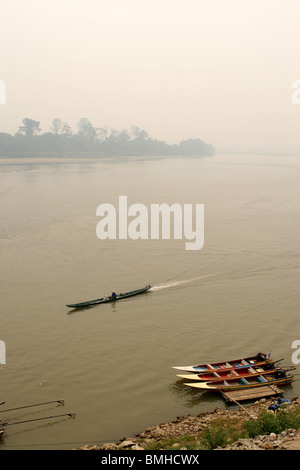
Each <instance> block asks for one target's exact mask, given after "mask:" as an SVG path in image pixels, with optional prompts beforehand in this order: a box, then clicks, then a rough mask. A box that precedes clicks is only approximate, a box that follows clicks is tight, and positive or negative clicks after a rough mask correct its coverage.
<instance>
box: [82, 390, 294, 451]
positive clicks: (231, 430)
mask: <svg viewBox="0 0 300 470" xmlns="http://www.w3.org/2000/svg"><path fill="white" fill-rule="evenodd" d="M291 401H292V403H291V404H290V403H286V404H282V405H280V407H279V409H278V410H277V411H275V412H274V411H270V410H268V408H269V406H270V405H273V404H274V403H276V402H277V399H276V398H275V399H274V398H273V399H265V398H263V399H261V400H259V401H257V402H255V403H254V404H252V405H249V406H243V408H241V409H234V410H231V409H228V410H222V409H220V408H215V409H214V410H213V411H211V412H202V413H200V414H199V415H197V416H181V417H177V419H176V420H175V421H173V422H170V423H161V424H159V425H157V426H153V427H149V428H147V429H146V430H145V431H144V432H142V433H139V434H137V435H136V436H135V437H126V438H125V437H124V438H122V439H120V440H119V441H118V442H110V443H104V444H101V445H99V446H97V445H93V446H92V445H88V444H87V445H85V446H83V447H81V448H80V449H78V450H102V451H103V450H108V451H112V450H114V451H116V450H208V449H217V450H223V449H224V450H300V428H298V429H294V428H287V429H284V430H283V431H281V432H278V433H276V432H270V433H266V434H261V435H258V436H255V437H252V438H250V437H249V433H247V432H246V431H245V429H244V423H245V422H251V423H255V422H258V421H259V419H261V418H260V416H261V415H262V414H263V415H264V416H265V417H267V418H270V420H273V421H274V419H275V420H276V419H278V416H279V415H278V413H280V412H281V410H283V411H284V413H285V414H286V416H287V415H291V416H292V415H293V416H295V417H297V418H298V417H299V419H300V397H296V398H293V399H292V400H291ZM275 422H276V421H275ZM277 422H278V421H277ZM287 424H288V422H287ZM218 433H219V437H218ZM221 435H223V442H222V443H223V445H221V446H218V445H217V444H218V438H219V439H221ZM225 436H226V437H225ZM224 437H225V439H224ZM220 442H221V440H220ZM224 444H225V445H224Z"/></svg>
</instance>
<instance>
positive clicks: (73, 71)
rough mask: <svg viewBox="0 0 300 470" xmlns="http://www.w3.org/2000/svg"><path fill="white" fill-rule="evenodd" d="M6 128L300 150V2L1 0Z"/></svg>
mask: <svg viewBox="0 0 300 470" xmlns="http://www.w3.org/2000/svg"><path fill="white" fill-rule="evenodd" d="M0 53H1V62H0V80H1V81H3V82H5V85H6V104H4V105H0V131H2V132H10V133H15V132H16V131H17V129H18V126H19V125H21V122H22V119H23V118H24V117H29V118H32V119H35V120H38V121H40V122H41V124H40V126H41V128H42V130H43V132H46V131H49V129H50V125H51V121H52V119H53V118H55V117H58V118H61V119H62V120H63V121H66V122H68V123H69V124H70V125H71V127H72V128H73V130H74V131H76V130H77V122H78V120H79V118H81V117H87V118H88V119H90V121H91V122H92V124H94V125H95V126H96V127H104V126H108V127H111V128H115V129H118V130H122V129H125V128H126V129H128V128H129V127H130V126H131V125H133V124H134V125H136V126H138V127H140V128H143V129H145V130H147V131H148V132H149V134H150V135H151V136H152V137H153V138H158V139H162V140H166V141H167V142H168V143H170V144H171V143H177V142H179V141H180V140H183V139H187V138H198V137H199V138H202V139H203V140H204V141H206V142H209V143H211V144H213V145H214V146H215V147H216V149H217V150H227V149H230V150H232V149H237V150H238V151H239V150H241V149H242V150H244V151H248V150H249V151H251V150H252V149H258V150H260V149H262V150H266V149H272V150H275V151H276V150H278V151H282V150H283V151H284V150H285V149H287V148H293V147H298V148H300V132H299V129H300V104H299V105H295V104H293V103H292V101H291V95H292V88H291V87H292V83H293V82H294V81H295V80H300V1H299V0H26V1H25V0H0Z"/></svg>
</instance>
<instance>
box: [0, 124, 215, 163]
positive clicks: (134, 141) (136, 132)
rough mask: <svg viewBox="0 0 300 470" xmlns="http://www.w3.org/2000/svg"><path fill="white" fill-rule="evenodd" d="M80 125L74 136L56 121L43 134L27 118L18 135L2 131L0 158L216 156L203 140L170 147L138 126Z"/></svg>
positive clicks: (184, 142) (188, 140)
mask: <svg viewBox="0 0 300 470" xmlns="http://www.w3.org/2000/svg"><path fill="white" fill-rule="evenodd" d="M77 126H78V130H77V132H76V133H74V132H73V130H72V129H71V127H70V126H69V124H68V123H66V122H63V121H62V120H61V119H58V118H55V119H53V121H52V123H51V129H50V131H49V132H44V133H42V129H41V128H40V122H39V121H35V120H33V119H29V118H24V119H23V122H22V125H21V126H20V127H19V129H18V131H17V132H16V133H15V134H13V135H12V134H8V133H5V132H0V156H6V157H9V156H12V157H26V156H36V157H38V156H62V157H63V156H68V155H69V156H81V155H85V156H146V155H148V156H149V155H195V156H201V155H212V154H213V153H214V147H213V146H212V145H210V144H207V143H205V142H203V141H202V140H201V139H187V140H183V141H181V142H180V143H179V144H174V145H169V144H167V143H166V142H164V141H162V140H156V139H153V138H152V137H150V136H149V134H148V132H146V131H145V130H143V129H140V128H139V127H136V126H131V127H130V129H129V130H122V131H118V130H116V129H108V128H106V127H104V128H98V127H94V126H93V125H92V124H91V122H90V121H89V119H87V118H84V117H83V118H81V119H80V120H79V122H78V125H77Z"/></svg>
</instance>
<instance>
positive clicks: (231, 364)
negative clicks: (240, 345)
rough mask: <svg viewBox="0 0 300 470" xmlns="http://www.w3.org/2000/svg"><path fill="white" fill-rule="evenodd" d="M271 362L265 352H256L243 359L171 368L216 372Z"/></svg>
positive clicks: (186, 370) (197, 371)
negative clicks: (254, 354)
mask: <svg viewBox="0 0 300 470" xmlns="http://www.w3.org/2000/svg"><path fill="white" fill-rule="evenodd" d="M270 362H273V359H270V358H269V356H267V354H264V353H258V354H256V356H251V357H245V358H244V359H235V360H233V361H224V362H214V363H211V364H200V365H194V366H176V367H173V369H177V370H182V371H185V372H196V373H198V374H199V373H204V372H218V371H220V370H233V369H240V368H241V367H245V366H252V367H254V366H256V367H258V366H262V365H264V364H267V363H270Z"/></svg>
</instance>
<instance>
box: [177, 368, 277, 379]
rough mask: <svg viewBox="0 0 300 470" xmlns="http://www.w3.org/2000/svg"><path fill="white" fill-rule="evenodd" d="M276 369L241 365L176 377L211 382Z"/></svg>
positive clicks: (244, 376)
mask: <svg viewBox="0 0 300 470" xmlns="http://www.w3.org/2000/svg"><path fill="white" fill-rule="evenodd" d="M276 370H277V369H275V366H274V368H271V369H267V370H265V369H263V368H261V367H254V368H253V367H246V366H245V367H242V368H241V369H237V370H236V369H233V370H228V371H222V372H221V371H219V372H210V373H207V374H188V375H181V374H177V377H180V378H182V379H185V380H195V381H198V382H212V381H216V380H226V381H232V380H237V379H241V378H245V379H247V377H258V376H259V375H270V374H274V373H275V372H276Z"/></svg>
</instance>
